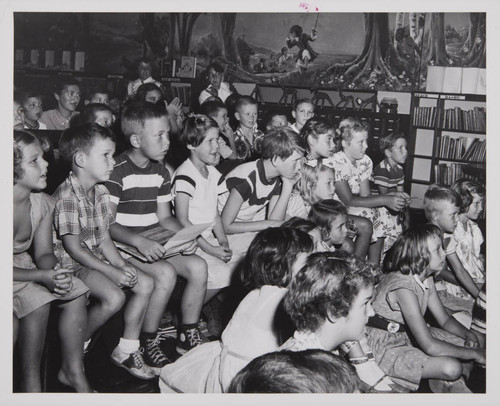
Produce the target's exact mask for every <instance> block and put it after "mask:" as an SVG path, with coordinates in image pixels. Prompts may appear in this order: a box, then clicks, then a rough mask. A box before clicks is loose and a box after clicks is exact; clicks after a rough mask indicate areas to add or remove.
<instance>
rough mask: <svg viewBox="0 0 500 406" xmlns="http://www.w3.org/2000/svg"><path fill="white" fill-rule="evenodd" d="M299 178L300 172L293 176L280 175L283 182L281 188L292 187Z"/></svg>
mask: <svg viewBox="0 0 500 406" xmlns="http://www.w3.org/2000/svg"><path fill="white" fill-rule="evenodd" d="M299 179H300V172H299V173H297V174H296V175H295V176H294V177H293V178H285V177H284V176H282V177H281V181H282V183H283V188H284V187H285V186H289V187H290V188H293V186H294V185H295V184H296V183H297V182H298V181H299Z"/></svg>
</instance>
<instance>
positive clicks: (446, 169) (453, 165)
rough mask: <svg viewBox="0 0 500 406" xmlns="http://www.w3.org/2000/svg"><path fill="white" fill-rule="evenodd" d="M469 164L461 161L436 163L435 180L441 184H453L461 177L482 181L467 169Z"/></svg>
mask: <svg viewBox="0 0 500 406" xmlns="http://www.w3.org/2000/svg"><path fill="white" fill-rule="evenodd" d="M469 166H470V165H469V164H466V163H461V162H447V163H440V164H436V165H434V181H435V183H437V184H439V185H441V186H451V185H452V184H453V183H454V182H455V181H456V180H458V179H461V178H465V179H472V180H476V181H481V180H480V179H478V178H477V177H476V176H474V175H473V174H471V172H470V171H468V170H467V169H468V167H469Z"/></svg>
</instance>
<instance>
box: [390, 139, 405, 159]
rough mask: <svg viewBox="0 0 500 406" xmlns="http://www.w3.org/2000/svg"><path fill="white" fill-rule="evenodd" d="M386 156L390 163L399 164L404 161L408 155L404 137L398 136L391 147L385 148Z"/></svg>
mask: <svg viewBox="0 0 500 406" xmlns="http://www.w3.org/2000/svg"><path fill="white" fill-rule="evenodd" d="M386 156H387V158H388V159H389V162H390V163H391V164H393V165H394V164H395V163H396V164H401V165H403V164H404V163H405V162H406V158H407V157H408V145H407V142H406V140H405V139H404V138H398V139H397V140H396V142H395V143H394V145H393V146H392V148H391V149H389V150H387V155H386Z"/></svg>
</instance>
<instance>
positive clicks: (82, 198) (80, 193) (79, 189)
mask: <svg viewBox="0 0 500 406" xmlns="http://www.w3.org/2000/svg"><path fill="white" fill-rule="evenodd" d="M69 182H70V184H71V188H72V189H73V192H75V195H76V197H77V199H78V201H79V202H89V200H88V199H87V195H86V194H85V190H84V189H83V186H82V185H81V183H80V181H79V180H78V178H77V177H76V175H75V174H74V172H73V171H71V172H70V174H69ZM94 189H95V198H94V201H93V202H90V203H91V204H94V203H95V202H97V201H98V200H99V198H100V197H101V196H102V195H103V194H104V193H105V192H104V191H103V190H102V189H101V187H100V185H95V186H94Z"/></svg>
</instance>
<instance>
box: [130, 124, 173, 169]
mask: <svg viewBox="0 0 500 406" xmlns="http://www.w3.org/2000/svg"><path fill="white" fill-rule="evenodd" d="M169 132H170V126H169V124H168V118H167V116H164V117H160V118H152V119H149V120H146V122H145V123H144V127H143V128H142V130H141V133H140V134H139V137H138V140H139V150H140V152H141V153H142V155H143V156H144V157H146V158H148V159H151V160H153V161H158V162H163V159H164V158H165V155H167V152H168V148H169V147H170V135H169Z"/></svg>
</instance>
